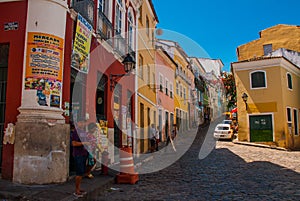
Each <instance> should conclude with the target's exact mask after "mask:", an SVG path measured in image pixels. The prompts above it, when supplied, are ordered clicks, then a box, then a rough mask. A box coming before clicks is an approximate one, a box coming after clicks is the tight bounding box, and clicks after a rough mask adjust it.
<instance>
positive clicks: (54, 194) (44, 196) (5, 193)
mask: <svg viewBox="0 0 300 201" xmlns="http://www.w3.org/2000/svg"><path fill="white" fill-rule="evenodd" d="M191 130H195V131H196V130H197V129H191ZM191 130H190V131H191ZM186 132H187V133H188V132H189V131H186ZM179 135H183V136H184V133H182V134H179ZM163 147H165V142H160V143H159V150H160V149H162V148H163ZM152 159H153V155H151V154H149V155H143V156H142V157H140V158H134V162H135V169H136V168H138V167H139V166H141V165H142V164H143V163H145V162H147V161H150V160H152ZM117 173H118V172H117V171H114V170H112V169H109V174H108V175H102V174H101V171H93V175H94V178H93V179H88V178H83V179H82V184H81V188H82V189H84V190H86V191H87V192H88V194H87V196H85V197H84V198H80V199H79V200H86V199H88V197H90V196H92V195H95V194H97V193H98V192H101V191H103V190H106V189H107V188H108V187H109V186H111V185H112V184H113V183H114V182H115V176H116V174H117ZM0 178H1V177H0ZM74 191H75V176H71V177H70V178H69V180H68V181H67V182H65V183H62V184H49V185H22V184H17V183H13V182H11V181H8V180H3V179H0V201H2V200H5V201H11V200H24V201H25V200H26V201H27V200H30V201H31V200H36V201H51V200H55V201H72V200H77V199H78V198H76V197H75V196H74V195H73V193H74Z"/></svg>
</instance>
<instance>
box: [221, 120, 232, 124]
mask: <svg viewBox="0 0 300 201" xmlns="http://www.w3.org/2000/svg"><path fill="white" fill-rule="evenodd" d="M223 124H229V125H232V120H231V119H224V120H223Z"/></svg>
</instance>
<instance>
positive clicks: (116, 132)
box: [113, 84, 122, 156]
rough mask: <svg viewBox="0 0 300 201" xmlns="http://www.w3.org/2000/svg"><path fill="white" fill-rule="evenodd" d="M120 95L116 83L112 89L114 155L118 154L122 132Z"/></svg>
mask: <svg viewBox="0 0 300 201" xmlns="http://www.w3.org/2000/svg"><path fill="white" fill-rule="evenodd" d="M121 97H122V87H121V85H120V84H117V85H116V86H115V89H114V111H113V116H114V149H115V151H114V153H115V156H116V155H119V148H121V145H122V132H121V129H120V128H121V126H122V124H121V115H120V114H121V110H120V107H121Z"/></svg>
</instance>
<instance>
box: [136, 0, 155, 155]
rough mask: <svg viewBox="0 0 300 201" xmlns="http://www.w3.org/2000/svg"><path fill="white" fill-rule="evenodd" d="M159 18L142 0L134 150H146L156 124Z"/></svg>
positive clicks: (139, 151)
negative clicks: (156, 62) (156, 34)
mask: <svg viewBox="0 0 300 201" xmlns="http://www.w3.org/2000/svg"><path fill="white" fill-rule="evenodd" d="M157 23H158V18H157V15H156V12H155V10H154V7H153V4H152V1H151V0H144V1H142V4H141V6H140V7H139V17H138V19H137V26H138V33H137V42H138V46H137V59H136V62H137V75H138V77H137V89H136V92H137V97H136V98H137V99H136V101H137V105H136V108H137V111H138V112H137V114H136V115H137V119H136V122H137V127H138V130H137V139H138V141H137V147H136V150H135V152H136V153H146V152H148V151H149V144H150V142H149V140H148V139H149V134H150V133H149V132H150V125H151V124H155V125H157V118H156V117H157V109H156V90H155V89H154V88H152V87H151V86H152V85H153V84H154V83H155V40H154V36H155V35H154V31H155V28H156V24H157Z"/></svg>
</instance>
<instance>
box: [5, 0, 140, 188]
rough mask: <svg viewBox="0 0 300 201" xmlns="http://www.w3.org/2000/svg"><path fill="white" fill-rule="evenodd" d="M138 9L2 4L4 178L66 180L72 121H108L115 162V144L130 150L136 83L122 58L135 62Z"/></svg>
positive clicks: (126, 4)
mask: <svg viewBox="0 0 300 201" xmlns="http://www.w3.org/2000/svg"><path fill="white" fill-rule="evenodd" d="M138 7H139V4H138V2H137V1H129V0H128V1H125V0H123V1H121V0H114V1H108V0H107V1H105V0H104V1H100V0H99V1H91V0H85V1H78V0H73V1H62V0H56V1H46V0H40V1H36V0H28V1H5V2H3V3H0V10H1V13H2V17H1V19H0V21H1V23H2V24H4V25H5V28H4V29H1V30H0V38H1V39H0V49H1V51H0V52H1V78H2V80H1V93H3V94H5V96H4V97H1V99H2V100H1V101H2V102H1V114H5V115H3V116H2V117H1V143H3V147H2V149H1V150H2V153H1V154H0V155H1V156H2V157H1V161H0V162H2V165H1V173H2V178H4V179H10V180H13V181H15V182H19V183H28V184H32V183H37V184H46V183H59V182H64V181H66V180H67V178H68V176H69V172H70V171H71V170H72V168H74V167H72V165H73V164H72V163H69V158H70V130H69V124H70V123H71V122H74V123H76V121H77V120H78V119H82V118H84V119H86V120H87V121H88V122H99V120H102V121H105V122H106V123H105V126H106V128H105V129H104V130H105V131H104V130H103V135H105V138H107V140H109V142H110V143H111V146H107V150H108V151H109V152H110V155H111V157H112V160H114V155H116V154H117V151H116V149H115V148H114V147H122V146H124V145H126V146H128V145H130V146H133V143H132V141H133V139H132V138H133V136H134V129H133V128H134V126H133V123H134V122H135V110H134V109H135V107H134V105H135V98H134V96H133V94H134V91H135V78H134V76H123V75H125V74H126V71H125V69H124V65H123V63H122V61H123V59H124V57H125V56H126V55H127V54H128V53H129V54H130V55H131V57H133V58H135V57H136V56H135V49H136V47H135V44H136V38H135V37H136V36H135V35H134V33H136V27H137V26H136V21H137V19H136V16H137V8H138ZM9 10H10V11H11V10H14V11H15V12H14V13H15V14H12V13H11V12H9ZM54 13H55V14H54ZM2 72H3V73H2ZM128 75H130V74H128ZM7 128H9V129H7ZM4 130H6V132H5V134H4V133H3V131H4ZM41 133H42V135H41ZM2 139H3V141H2ZM46 142H47V143H46ZM1 145H2V144H1ZM45 165H46V166H47V167H44V166H45ZM45 169H47V170H48V171H45ZM24 172H26V174H24ZM58 173H59V174H58ZM32 175H34V177H32Z"/></svg>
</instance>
